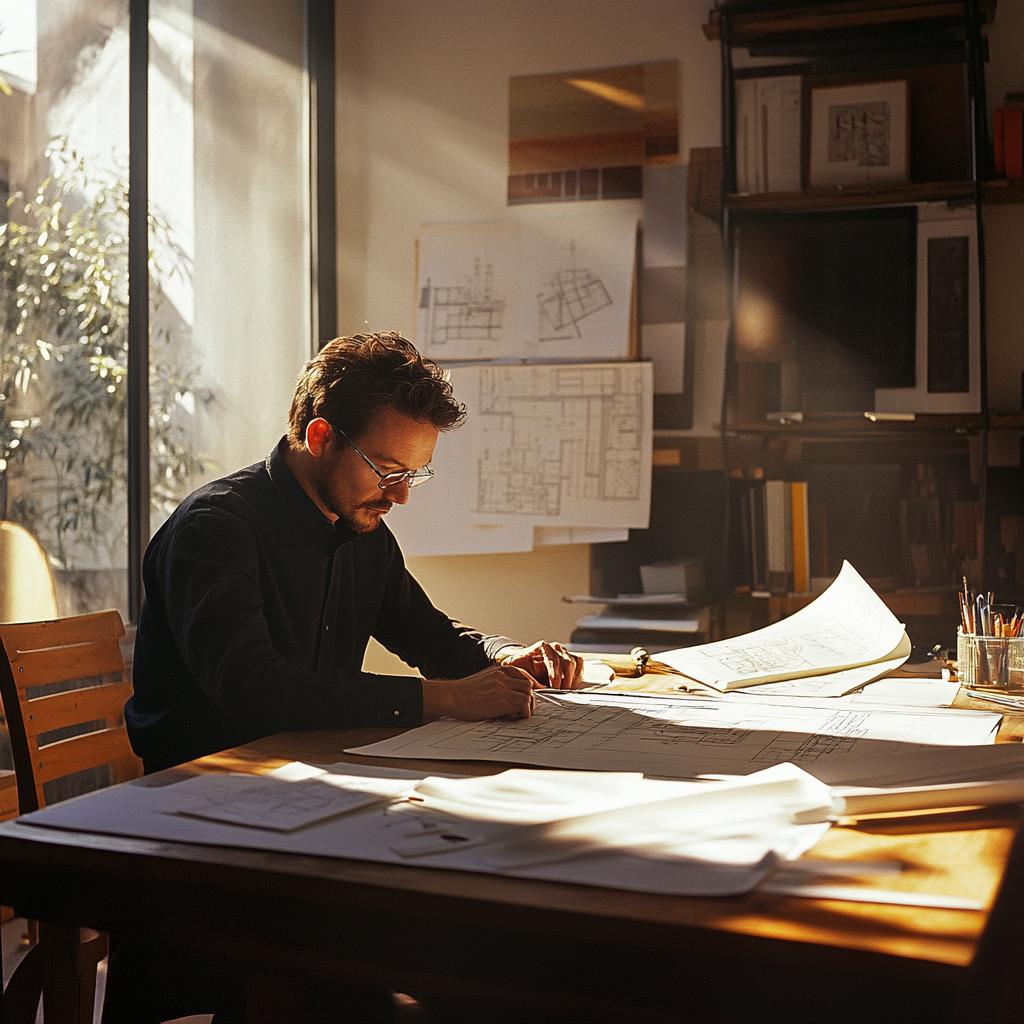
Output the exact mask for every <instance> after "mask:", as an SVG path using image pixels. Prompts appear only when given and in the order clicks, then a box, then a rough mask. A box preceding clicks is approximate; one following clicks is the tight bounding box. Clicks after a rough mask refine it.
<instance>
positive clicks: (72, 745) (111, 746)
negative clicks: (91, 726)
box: [32, 727, 132, 785]
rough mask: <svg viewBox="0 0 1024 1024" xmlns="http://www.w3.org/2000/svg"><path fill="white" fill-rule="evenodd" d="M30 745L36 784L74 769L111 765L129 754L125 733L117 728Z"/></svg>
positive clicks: (77, 770) (79, 770)
mask: <svg viewBox="0 0 1024 1024" xmlns="http://www.w3.org/2000/svg"><path fill="white" fill-rule="evenodd" d="M32 746H33V748H34V749H33V759H34V761H35V766H36V771H35V776H36V782H37V784H39V785H42V784H43V783H46V782H53V780H54V779H62V778H64V776H65V775H71V774H73V773H74V772H81V771H86V770H87V769H89V768H96V767H99V766H101V765H107V764H111V763H112V762H114V761H119V760H121V759H123V758H125V757H128V756H130V755H131V753H132V748H131V744H130V743H129V742H128V736H127V734H126V733H125V731H124V729H122V728H119V727H115V728H112V729H97V730H96V731H95V732H87V733H85V734H84V735H82V736H72V737H70V738H69V739H66V740H57V742H56V743H48V744H46V746H45V747H35V744H32Z"/></svg>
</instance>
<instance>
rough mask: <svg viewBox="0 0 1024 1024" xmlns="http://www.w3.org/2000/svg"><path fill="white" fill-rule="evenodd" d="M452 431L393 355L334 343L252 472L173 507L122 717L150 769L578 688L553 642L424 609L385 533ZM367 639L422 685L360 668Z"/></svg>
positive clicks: (307, 375) (523, 707)
mask: <svg viewBox="0 0 1024 1024" xmlns="http://www.w3.org/2000/svg"><path fill="white" fill-rule="evenodd" d="M464 418H465V408H464V407H463V406H462V405H460V404H459V403H458V402H456V401H455V399H454V397H453V396H452V390H451V385H450V384H449V383H448V382H447V381H446V380H445V378H444V375H443V373H442V371H441V370H440V368H439V367H438V366H437V365H436V364H435V363H433V362H431V361H430V360H425V359H423V358H422V357H421V356H420V354H419V353H418V352H417V351H416V349H415V348H414V347H413V345H412V344H411V343H410V342H409V341H407V340H406V339H404V338H402V337H401V336H399V335H398V334H394V333H381V334H370V335H356V336H355V337H351V338H337V339H335V340H334V341H332V342H329V343H328V344H327V345H326V346H325V347H324V348H323V349H322V350H321V352H320V353H319V354H318V355H317V356H316V357H315V358H314V359H312V360H311V361H310V362H309V363H307V364H306V366H305V368H304V369H303V371H302V373H301V374H300V376H299V380H298V384H297V386H296V389H295V395H294V398H293V400H292V406H291V411H290V414H289V422H288V433H287V435H286V436H285V437H283V438H282V439H281V440H280V442H279V443H278V444H277V446H276V447H275V448H274V450H273V451H272V452H271V453H270V454H269V455H268V456H267V458H266V460H265V461H263V462H258V463H256V464H255V465H252V466H249V467H247V468H245V469H241V470H239V471H238V472H236V473H233V474H231V475H230V476H227V477H224V478H223V479H220V480H216V481H214V482H213V483H210V484H206V485H205V486H204V487H201V488H199V490H197V491H195V492H194V493H193V494H191V495H189V497H187V498H186V499H185V500H184V501H183V502H182V503H181V505H180V506H179V507H178V509H177V510H176V511H175V512H174V513H173V515H171V517H170V518H169V519H168V520H167V522H166V523H165V524H164V525H163V527H162V528H161V529H160V530H159V531H158V532H157V534H156V536H155V537H154V538H153V540H152V542H151V543H150V545H149V549H148V550H147V552H146V556H145V561H144V565H143V582H144V585H145V602H144V605H143V608H142V612H141V615H140V617H139V628H138V635H137V639H136V644H135V660H134V669H133V674H134V688H135V693H134V696H133V697H132V698H131V699H130V700H129V701H128V704H127V706H126V709H125V719H126V723H127V727H128V732H129V735H130V737H131V741H132V745H133V747H134V748H135V751H136V752H137V753H138V754H139V756H140V757H141V758H142V759H143V761H144V763H145V767H146V770H147V771H154V770H158V769H161V768H167V767H169V766H172V765H176V764H180V763H182V762H184V761H188V760H191V759H193V758H196V757H201V756H202V755H204V754H209V753H213V752H214V751H217V750H223V749H225V748H227V747H232V746H236V745H238V744H241V743H246V742H248V741H250V740H253V739H256V738H258V737H260V736H265V735H268V734H272V733H276V732H283V731H286V730H293V729H330V728H346V727H352V726H388V725H391V726H414V725H420V724H421V723H422V722H423V721H424V720H429V719H432V718H437V717H440V716H442V715H447V716H449V717H454V718H464V719H482V718H497V717H507V716H516V717H526V716H528V715H529V714H530V713H531V711H532V708H533V696H532V692H531V691H532V688H533V687H534V686H535V685H537V684H543V685H547V686H555V687H560V688H569V687H572V686H573V685H574V684H575V683H576V682H577V681H578V679H579V678H580V676H581V670H582V660H581V659H579V658H578V657H575V656H573V655H571V654H570V653H569V652H568V651H566V649H565V648H564V647H562V646H561V645H560V644H557V643H548V642H545V641H541V642H538V643H535V644H533V645H531V646H524V645H521V644H518V643H516V642H515V641H513V640H509V639H508V638H507V637H503V636H485V635H483V634H482V633H479V632H477V631H474V630H472V629H469V628H467V627H465V626H462V625H461V624H459V623H456V622H453V621H452V620H451V619H449V618H448V617H447V616H446V615H444V614H443V613H442V612H440V611H439V610H438V609H437V608H435V607H434V606H433V605H432V604H431V602H430V600H429V599H428V598H427V596H426V594H425V593H424V592H423V590H422V588H421V587H420V586H419V584H418V583H417V582H416V580H415V579H414V578H413V577H412V576H411V575H410V573H409V572H408V570H407V569H406V567H405V563H404V561H403V558H402V553H401V551H400V550H399V547H398V545H397V543H396V542H395V538H394V536H393V535H392V534H391V532H390V530H388V528H387V526H386V525H385V524H384V522H383V520H384V516H385V515H386V514H387V512H388V510H389V509H390V508H391V507H392V505H395V504H405V503H406V502H407V501H408V500H409V498H410V493H411V491H412V489H413V488H414V487H416V486H418V485H420V484H425V483H427V482H428V481H429V480H430V479H431V478H432V476H433V473H432V471H431V469H430V460H431V457H432V456H433V453H434V446H435V444H436V443H437V439H438V434H439V432H440V431H443V430H449V429H452V428H453V427H457V426H459V424H461V423H462V421H463V419H464ZM433 486H444V484H443V482H441V483H435V484H434V485H433ZM371 636H373V637H375V638H376V639H377V640H378V641H380V642H381V643H382V644H383V645H384V646H385V647H387V648H388V649H389V650H391V651H393V652H394V653H395V654H397V655H399V656H400V657H401V658H402V659H403V660H404V661H406V662H407V663H408V664H410V665H412V666H414V667H416V668H418V669H419V670H421V671H422V673H423V678H415V677H408V676H382V675H371V674H369V673H366V672H363V671H362V663H363V658H364V655H365V651H366V645H367V642H368V640H369V638H370V637H371Z"/></svg>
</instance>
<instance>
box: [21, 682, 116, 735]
mask: <svg viewBox="0 0 1024 1024" xmlns="http://www.w3.org/2000/svg"><path fill="white" fill-rule="evenodd" d="M131 695H132V688H131V685H130V684H129V683H106V684H103V685H100V686H87V687H85V688H84V689H81V690H66V691H65V692H64V693H49V694H47V695H46V696H45V697H36V698H35V700H31V701H27V702H26V703H25V705H24V712H23V715H24V719H25V733H26V734H27V735H28V736H30V737H36V736H39V735H40V734H41V733H46V732H51V731H52V730H54V729H64V728H66V727H68V726H72V725H81V724H82V723H83V722H98V721H103V722H106V723H107V724H108V725H111V724H118V723H120V721H121V715H122V712H123V710H124V702H125V701H126V700H127V699H128V698H129V697H130V696H131Z"/></svg>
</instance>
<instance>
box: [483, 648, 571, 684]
mask: <svg viewBox="0 0 1024 1024" xmlns="http://www.w3.org/2000/svg"><path fill="white" fill-rule="evenodd" d="M501 664H502V665H507V666H509V667H515V668H521V669H523V670H524V671H526V672H529V673H530V675H531V676H532V677H533V678H534V679H536V680H537V682H538V683H540V685H541V686H550V687H552V688H553V689H556V690H572V689H573V688H575V687H577V686H582V685H583V659H582V658H581V657H579V655H576V654H570V653H569V652H568V651H567V650H566V649H565V647H563V646H562V644H556V643H549V642H548V641H547V640H538V641H537V643H535V644H533V645H531V646H530V647H527V648H526V650H524V651H519V652H518V653H517V654H510V655H509V656H508V657H507V658H502V659H501Z"/></svg>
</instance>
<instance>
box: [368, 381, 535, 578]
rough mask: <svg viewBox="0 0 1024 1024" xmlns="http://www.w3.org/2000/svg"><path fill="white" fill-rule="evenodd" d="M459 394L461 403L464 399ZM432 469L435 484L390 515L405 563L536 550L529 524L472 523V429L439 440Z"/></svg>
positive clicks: (448, 433)
mask: <svg viewBox="0 0 1024 1024" xmlns="http://www.w3.org/2000/svg"><path fill="white" fill-rule="evenodd" d="M455 394H456V397H457V398H459V399H460V401H461V400H462V396H461V395H460V393H459V392H458V391H456V393H455ZM431 468H432V469H433V470H434V474H435V479H433V480H431V481H429V482H428V483H426V484H424V485H423V486H422V487H417V488H416V489H415V490H414V491H411V492H410V494H409V502H408V504H406V505H395V506H393V507H392V509H391V511H390V512H388V514H387V519H386V522H387V525H388V528H389V529H390V530H391V532H392V533H394V535H395V537H396V538H397V539H398V543H399V546H400V547H401V549H402V553H403V554H404V555H405V556H406V557H407V558H414V557H418V556H421V555H477V554H499V553H505V552H516V551H532V550H533V524H532V523H530V522H527V521H517V520H515V519H512V520H506V521H504V522H501V521H499V520H497V519H493V520H492V521H491V522H489V523H486V524H481V523H478V522H475V521H474V518H473V515H472V495H473V493H474V492H473V488H474V487H475V486H476V469H475V463H474V456H473V437H472V434H471V433H470V430H469V426H468V424H467V425H465V426H463V427H460V428H459V429H458V430H451V431H446V432H444V433H442V434H441V435H440V436H439V437H438V439H437V447H436V448H435V449H434V458H433V460H432V462H431Z"/></svg>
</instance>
